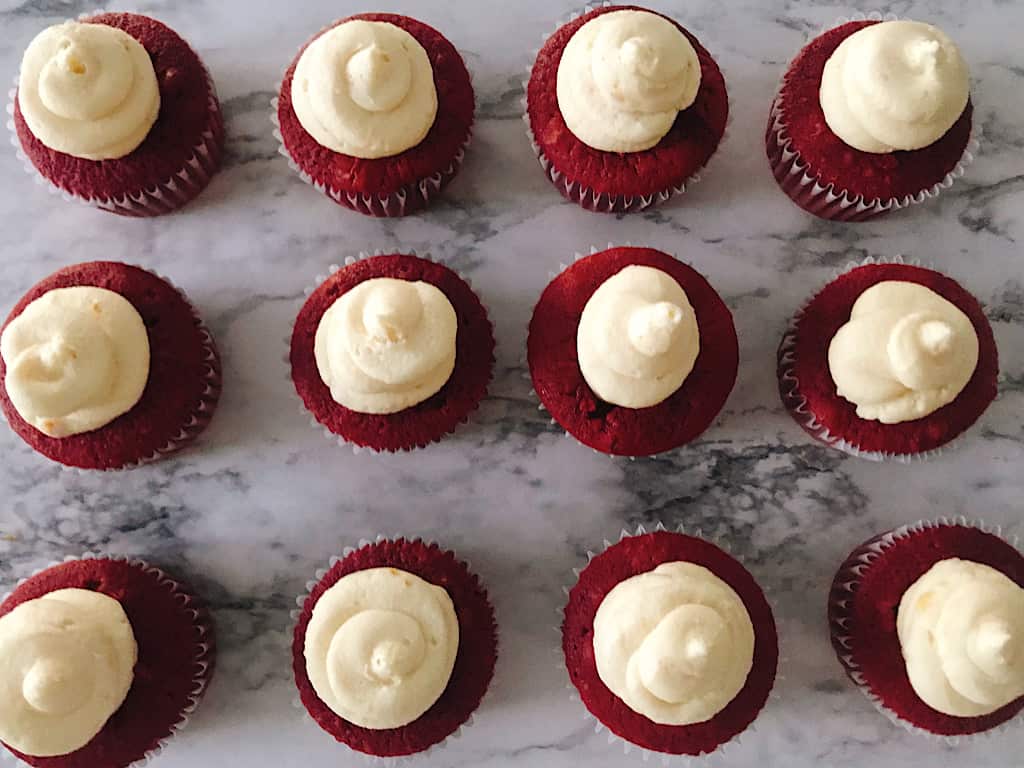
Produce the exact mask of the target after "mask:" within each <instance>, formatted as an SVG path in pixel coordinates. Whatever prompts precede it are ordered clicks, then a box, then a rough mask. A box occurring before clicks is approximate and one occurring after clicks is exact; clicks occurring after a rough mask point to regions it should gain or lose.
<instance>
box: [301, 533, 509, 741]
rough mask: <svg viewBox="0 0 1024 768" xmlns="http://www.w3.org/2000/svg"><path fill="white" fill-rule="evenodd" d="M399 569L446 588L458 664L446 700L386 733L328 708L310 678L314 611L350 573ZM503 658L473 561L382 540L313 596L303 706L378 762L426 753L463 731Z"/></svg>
mask: <svg viewBox="0 0 1024 768" xmlns="http://www.w3.org/2000/svg"><path fill="white" fill-rule="evenodd" d="M383 567H388V568H397V569H399V570H402V571H406V572H408V573H411V574H414V575H415V576H419V577H420V578H421V579H423V580H424V581H427V582H429V583H431V584H434V585H435V586H439V587H443V588H444V589H445V590H446V591H447V592H448V596H449V597H450V598H451V600H452V603H453V604H454V606H455V615H456V617H457V618H458V620H459V650H458V655H457V656H456V658H455V667H454V668H453V669H452V675H451V678H450V679H449V680H448V686H447V687H446V688H445V690H444V693H442V694H441V697H440V698H439V699H438V700H437V701H436V702H434V704H433V706H431V707H430V709H428V710H427V711H426V712H424V713H423V714H422V715H421V716H420V717H419V718H417V719H416V720H414V721H413V722H411V723H409V724H408V725H405V726H402V727H401V728H390V729H386V730H373V729H370V728H362V727H360V726H357V725H355V724H353V723H350V722H348V721H347V720H344V719H342V718H341V717H339V716H338V715H337V714H335V713H334V711H332V710H331V709H329V708H328V707H327V705H326V704H324V703H323V702H322V701H321V700H320V697H319V696H317V694H316V691H315V690H313V685H312V683H311V682H310V681H309V677H308V675H307V674H306V659H305V655H304V648H305V642H306V628H307V627H308V626H309V621H310V619H311V618H312V616H313V607H314V606H315V605H316V602H317V600H319V599H320V596H321V595H323V593H324V592H326V591H327V590H328V589H330V588H331V587H332V586H334V584H336V583H337V582H338V580H339V579H341V577H342V576H345V575H347V574H350V573H354V572H356V571H363V570H366V569H368V568H383ZM497 654H498V635H497V626H496V624H495V622H494V609H493V608H492V607H491V604H490V601H489V600H488V598H487V592H486V590H484V588H483V587H482V586H481V584H480V581H479V579H478V578H477V577H476V576H475V575H474V574H472V573H470V571H469V569H468V567H467V566H466V564H465V563H463V562H461V561H460V560H457V559H456V558H455V555H454V554H452V553H451V552H447V551H444V550H442V549H440V548H439V547H438V546H437V545H436V544H426V543H424V542H422V541H420V540H418V539H417V540H415V541H409V540H407V539H395V540H381V541H378V542H376V543H375V544H367V545H366V546H363V547H361V548H360V549H357V550H355V551H354V552H352V553H351V554H349V555H348V556H347V557H345V558H344V559H343V560H341V561H340V562H338V563H336V564H335V565H334V567H333V568H331V569H330V570H329V571H328V572H327V575H325V576H324V577H323V578H322V579H321V580H320V583H319V584H317V585H316V586H315V587H314V588H313V590H312V592H310V594H309V597H307V598H306V601H305V604H304V605H303V607H302V612H301V614H300V616H299V620H298V623H297V624H296V625H295V637H294V642H293V643H292V658H293V662H292V667H293V669H294V672H295V684H296V685H297V686H298V688H299V694H300V696H301V698H302V703H303V705H305V707H306V709H307V710H308V711H309V714H310V715H311V716H312V717H313V719H314V720H316V722H317V723H318V724H319V725H320V727H321V728H323V729H324V730H325V731H327V732H328V733H329V734H331V735H332V736H334V738H335V739H337V740H338V741H340V742H342V743H343V744H346V745H348V746H349V747H351V748H352V749H354V750H357V751H359V752H364V753H366V754H369V755H376V756H378V757H399V756H402V755H412V754H415V753H417V752H422V751H423V750H425V749H428V748H429V747H431V746H433V745H435V744H438V743H440V742H442V741H444V740H445V739H446V738H448V736H450V735H451V734H453V733H455V731H457V730H458V728H459V726H461V725H462V724H464V723H465V722H466V721H467V720H468V719H469V717H470V715H472V714H473V712H474V711H475V710H476V708H477V707H478V706H480V701H481V700H482V699H483V697H484V693H486V691H487V687H488V685H490V682H491V677H492V676H493V675H494V664H495V662H496V661H497Z"/></svg>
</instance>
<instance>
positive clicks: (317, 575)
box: [288, 533, 501, 766]
mask: <svg viewBox="0 0 1024 768" xmlns="http://www.w3.org/2000/svg"><path fill="white" fill-rule="evenodd" d="M399 539H405V540H406V541H408V542H422V543H423V544H425V545H427V546H436V547H438V549H441V550H442V551H445V552H450V553H451V554H452V555H454V556H455V558H456V559H457V560H458V561H459V562H461V563H463V564H464V565H465V566H466V570H467V571H469V573H470V574H472V575H474V576H476V574H475V573H474V572H473V570H472V565H471V564H470V562H469V560H464V559H462V558H460V557H459V555H458V553H457V552H456V551H455V550H454V549H449V548H445V547H441V545H440V544H438V543H437V542H436V541H434V540H432V539H424V538H421V537H419V536H416V537H412V538H410V537H409V536H403V535H400V534H399V535H393V536H385V535H384V534H382V533H378V534H377V535H376V536H375V537H373V538H372V539H360V540H359V542H358V543H357V544H356V545H355V546H354V547H345V548H344V549H343V550H342V552H341V555H340V556H337V555H336V556H333V557H331V559H330V560H329V561H328V563H327V567H326V568H318V569H317V570H316V571H315V572H314V573H313V578H312V579H311V580H309V581H307V582H306V591H305V592H302V593H301V594H299V595H298V596H297V597H296V598H295V605H296V606H298V607H297V608H294V609H292V611H291V612H290V614H289V615H290V616H291V621H292V631H291V632H289V633H288V654H289V658H290V657H291V653H292V644H293V642H294V634H295V632H294V628H295V625H296V624H297V623H298V621H299V617H300V616H301V615H302V611H303V609H304V608H305V607H306V601H307V600H309V599H310V598H311V597H312V594H313V590H314V589H316V586H317V584H319V583H320V582H321V581H323V579H324V577H325V576H326V575H327V573H328V572H329V571H330V570H331V569H332V568H333V567H334V566H335V565H337V564H338V563H340V562H341V561H342V560H344V559H345V558H346V557H348V556H349V555H351V554H352V553H353V552H356V551H358V550H360V549H363V548H364V547H368V546H370V545H371V544H379V543H380V542H382V541H397V540H399ZM477 579H479V576H477ZM487 599H488V604H490V596H489V595H488V598H487ZM491 610H492V611H493V610H494V606H493V604H491ZM495 623H496V624H497V622H495ZM500 643H501V637H500V636H496V650H497V651H500ZM496 655H497V661H496V663H495V667H494V669H495V674H494V676H492V678H491V682H490V684H489V685H488V686H487V690H486V691H484V695H483V696H482V697H481V699H480V704H479V705H477V710H479V708H480V707H481V706H483V702H484V700H485V699H486V698H487V696H488V694H490V692H491V690H492V689H493V688H495V683H496V682H497V671H498V669H499V668H500V667H501V654H500V652H499V653H497V654H496ZM293 684H294V683H293ZM292 708H293V709H295V710H297V711H299V712H300V713H301V719H302V721H303V722H304V723H307V724H311V725H313V726H315V728H316V731H317V732H318V733H320V734H322V735H323V734H326V735H328V736H330V737H331V738H334V737H333V735H331V734H329V733H327V732H326V731H324V730H323V729H322V728H321V727H320V724H319V723H317V722H316V720H314V719H313V716H312V715H311V714H309V712H308V711H307V710H306V706H305V705H304V704H303V703H302V699H301V698H300V696H299V693H298V691H296V692H295V694H294V696H293V697H292ZM475 715H476V712H473V713H472V714H471V715H470V716H469V717H468V718H467V719H466V721H465V722H464V723H462V725H460V726H459V727H458V728H456V729H455V730H454V731H453V732H452V733H450V734H449V735H448V736H446V737H445V738H443V739H442V740H441V741H439V742H437V743H436V744H432V745H431V746H429V747H427V748H426V749H424V750H422V751H421V752H415V753H413V754H411V755H399V756H396V757H381V756H379V755H371V754H367V753H366V752H360V751H359V750H356V749H352V748H351V747H349V746H348V745H347V744H345V743H344V742H338V743H339V744H341V745H342V747H344V748H345V749H346V750H347V751H348V753H349V754H351V755H353V756H355V757H358V758H359V759H360V761H361V762H362V763H363V764H364V765H368V766H385V765H386V766H397V765H404V764H406V763H409V762H411V761H413V760H419V759H420V758H423V757H426V756H427V755H431V756H433V755H436V754H437V753H438V752H440V751H441V750H443V749H444V748H445V747H447V746H449V745H450V744H451V743H452V742H454V741H458V740H459V739H461V738H462V736H463V734H464V733H465V731H466V729H467V728H469V727H470V726H472V725H473V720H474V717H475Z"/></svg>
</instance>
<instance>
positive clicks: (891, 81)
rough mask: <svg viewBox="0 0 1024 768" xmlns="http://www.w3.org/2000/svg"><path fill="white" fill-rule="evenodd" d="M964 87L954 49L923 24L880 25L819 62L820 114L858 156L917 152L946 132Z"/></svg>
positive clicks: (959, 109) (963, 68)
mask: <svg viewBox="0 0 1024 768" xmlns="http://www.w3.org/2000/svg"><path fill="white" fill-rule="evenodd" d="M969 89H970V81H969V77H968V72H967V64H966V63H965V62H964V59H963V56H961V55H960V49H959V48H957V46H956V43H954V42H953V41H952V40H950V39H949V37H947V36H946V34H945V33H944V32H943V31H942V30H940V29H937V28H936V27H933V26H931V25H930V24H924V23H922V22H919V21H883V22H881V23H878V24H872V25H871V26H868V27H864V28H863V29H860V30H858V31H856V32H854V33H853V34H852V35H850V36H849V37H848V38H846V39H845V40H843V42H842V43H840V44H839V47H838V48H836V50H835V52H834V53H833V54H832V56H831V57H830V58H829V59H828V61H826V62H825V70H824V72H823V73H822V79H821V92H820V100H821V108H822V110H823V111H824V113H825V121H826V122H827V123H828V127H829V128H831V129H832V132H833V133H835V134H836V135H837V136H838V137H839V138H840V139H842V140H843V141H844V142H846V143H847V144H849V145H850V146H851V147H853V148H855V149H859V150H861V151H862V152H874V153H882V152H894V151H896V150H911V149H921V148H922V147H927V146H929V145H930V144H934V143H935V142H936V141H938V140H939V139H940V138H942V136H943V135H944V134H945V133H946V131H948V130H949V129H950V128H952V127H953V124H954V123H955V122H956V121H957V120H958V119H959V117H960V115H961V114H962V113H963V111H964V108H965V107H966V106H967V99H968V96H969Z"/></svg>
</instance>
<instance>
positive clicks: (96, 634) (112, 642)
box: [0, 589, 138, 757]
mask: <svg viewBox="0 0 1024 768" xmlns="http://www.w3.org/2000/svg"><path fill="white" fill-rule="evenodd" d="M137 655H138V648H137V646H136V644H135V635H134V634H133V632H132V627H131V624H130V623H129V621H128V617H127V616H126V615H125V612H124V609H123V608H122V607H121V604H120V603H119V602H117V600H114V599H113V598H111V597H108V596H106V595H103V594H100V593H98V592H90V591H88V590H84V589H59V590H56V591H55V592H50V593H47V594H45V595H43V596H42V597H39V598H36V599H35V600H29V601H27V602H24V603H22V604H21V605H19V606H17V607H16V608H14V609H13V610H12V611H11V612H10V613H7V614H5V615H4V616H2V617H0V659H3V664H2V665H0V741H3V742H4V744H7V745H8V746H10V747H12V748H14V749H16V750H18V751H19V752H23V753H24V754H26V755H32V756H34V757H55V756H58V755H66V754H69V753H70V752H74V751H75V750H77V749H80V748H81V747H84V746H85V745H86V744H88V743H89V742H90V741H91V740H92V739H93V737H94V736H95V735H96V734H97V733H99V732H100V730H101V729H102V728H103V726H104V724H105V723H106V722H107V720H108V719H109V718H110V716H111V715H113V714H114V713H115V712H116V711H117V710H118V708H119V707H120V706H121V704H122V702H124V700H125V697H126V696H127V695H128V690H129V689H130V688H131V685H132V679H133V670H134V668H135V661H136V658H137Z"/></svg>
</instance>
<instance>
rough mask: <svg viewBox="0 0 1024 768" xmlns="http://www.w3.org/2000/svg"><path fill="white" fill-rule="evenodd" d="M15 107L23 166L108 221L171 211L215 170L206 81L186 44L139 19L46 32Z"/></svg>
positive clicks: (212, 94)
mask: <svg viewBox="0 0 1024 768" xmlns="http://www.w3.org/2000/svg"><path fill="white" fill-rule="evenodd" d="M83 94H86V95H87V96H88V98H86V96H83ZM12 110H13V121H12V123H11V127H12V129H13V130H14V131H15V133H16V146H19V147H20V149H21V151H22V153H23V155H22V159H23V160H24V162H25V167H26V170H28V171H29V172H30V173H32V174H33V175H36V174H38V176H37V178H42V179H45V181H46V182H47V183H48V184H50V185H51V188H52V189H54V190H55V191H60V192H62V193H63V194H64V195H65V197H68V198H71V199H75V200H79V201H82V202H84V203H86V204H89V205H92V206H95V207H97V208H100V209H102V210H105V211H110V212H112V213H118V214H121V215H124V216H157V215H160V214H163V213H168V212H170V211H173V210H175V209H176V208H179V207H181V206H182V205H184V204H185V203H187V202H189V201H190V200H192V199H193V198H194V197H195V196H196V195H198V194H199V193H200V192H201V191H202V190H203V189H204V188H205V187H206V185H207V184H208V183H209V181H210V178H211V177H212V176H213V174H214V173H215V172H216V171H217V169H218V168H219V167H220V162H221V155H222V151H223V147H224V121H223V118H222V117H221V111H220V103H219V102H218V101H217V93H216V90H215V89H214V85H213V80H212V79H211V78H210V75H209V73H208V72H207V70H206V67H205V66H204V65H203V62H202V61H201V60H200V59H199V57H198V56H197V55H196V53H195V51H193V50H192V48H190V47H189V45H188V43H186V42H185V41H184V40H183V39H181V37H179V36H178V35H177V34H176V33H175V32H174V31H173V30H171V29H170V28H169V27H167V26H165V25H164V24H162V23H160V22H159V21H156V20H155V19H151V18H149V17H146V16H140V15H138V14H134V13H102V14H98V15H95V16H90V17H85V18H83V19H82V20H81V21H80V22H65V23H64V24H61V25H58V26H54V27H50V28H49V29H47V30H44V31H43V32H42V33H40V34H39V36H37V37H36V39H35V40H33V41H32V43H31V44H30V46H29V48H28V50H27V51H26V53H25V58H24V60H23V61H22V66H21V74H20V77H19V82H18V88H17V89H16V90H15V91H14V92H12Z"/></svg>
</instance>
